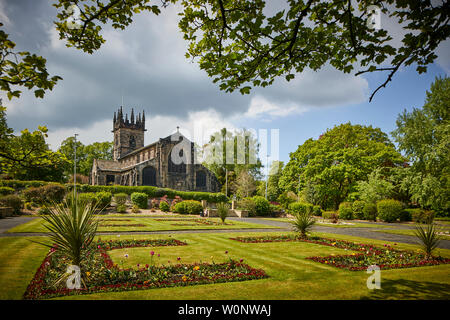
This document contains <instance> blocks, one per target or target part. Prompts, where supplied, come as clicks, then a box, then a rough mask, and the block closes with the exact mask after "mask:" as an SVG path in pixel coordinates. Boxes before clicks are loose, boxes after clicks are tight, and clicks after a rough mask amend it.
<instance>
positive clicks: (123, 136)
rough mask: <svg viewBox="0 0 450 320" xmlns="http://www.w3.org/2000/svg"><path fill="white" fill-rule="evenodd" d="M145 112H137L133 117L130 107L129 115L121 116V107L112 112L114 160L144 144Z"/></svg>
mask: <svg viewBox="0 0 450 320" xmlns="http://www.w3.org/2000/svg"><path fill="white" fill-rule="evenodd" d="M145 131H147V130H146V129H145V113H144V111H142V116H141V114H140V113H139V114H138V116H137V117H136V118H135V116H134V110H133V109H131V116H130V119H128V114H125V119H124V118H123V110H122V107H120V108H119V110H118V111H117V114H116V112H114V119H113V131H112V132H113V133H114V160H118V159H120V158H122V157H123V156H125V155H127V154H129V153H130V152H132V151H134V150H136V149H139V148H142V147H143V146H144V132H145Z"/></svg>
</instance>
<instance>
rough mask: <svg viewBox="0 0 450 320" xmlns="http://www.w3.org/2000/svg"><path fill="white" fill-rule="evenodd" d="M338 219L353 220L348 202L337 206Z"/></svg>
mask: <svg viewBox="0 0 450 320" xmlns="http://www.w3.org/2000/svg"><path fill="white" fill-rule="evenodd" d="M339 219H344V220H352V219H353V209H352V204H351V203H350V202H342V203H341V204H340V205H339Z"/></svg>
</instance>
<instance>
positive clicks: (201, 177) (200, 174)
mask: <svg viewBox="0 0 450 320" xmlns="http://www.w3.org/2000/svg"><path fill="white" fill-rule="evenodd" d="M195 180H196V181H195V184H196V186H197V188H199V187H206V173H205V171H197V174H196V179H195Z"/></svg>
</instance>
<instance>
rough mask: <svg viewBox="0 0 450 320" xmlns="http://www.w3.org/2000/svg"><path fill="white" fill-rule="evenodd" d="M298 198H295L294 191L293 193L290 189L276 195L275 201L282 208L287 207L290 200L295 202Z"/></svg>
mask: <svg viewBox="0 0 450 320" xmlns="http://www.w3.org/2000/svg"><path fill="white" fill-rule="evenodd" d="M297 200H298V199H297V196H296V195H295V193H293V192H292V191H289V192H283V193H282V194H280V195H279V196H278V198H277V201H278V202H279V203H280V204H281V206H282V207H283V208H284V209H288V208H289V205H290V204H291V203H292V202H296V201H297Z"/></svg>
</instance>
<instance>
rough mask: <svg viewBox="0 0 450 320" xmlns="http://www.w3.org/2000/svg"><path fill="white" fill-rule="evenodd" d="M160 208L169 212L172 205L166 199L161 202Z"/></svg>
mask: <svg viewBox="0 0 450 320" xmlns="http://www.w3.org/2000/svg"><path fill="white" fill-rule="evenodd" d="M159 209H160V210H161V211H163V212H168V211H169V210H170V206H169V204H168V203H167V202H166V201H161V202H160V203H159Z"/></svg>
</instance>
